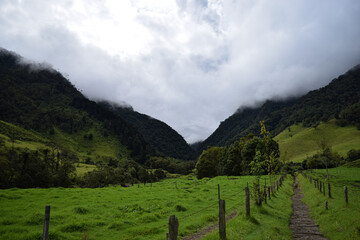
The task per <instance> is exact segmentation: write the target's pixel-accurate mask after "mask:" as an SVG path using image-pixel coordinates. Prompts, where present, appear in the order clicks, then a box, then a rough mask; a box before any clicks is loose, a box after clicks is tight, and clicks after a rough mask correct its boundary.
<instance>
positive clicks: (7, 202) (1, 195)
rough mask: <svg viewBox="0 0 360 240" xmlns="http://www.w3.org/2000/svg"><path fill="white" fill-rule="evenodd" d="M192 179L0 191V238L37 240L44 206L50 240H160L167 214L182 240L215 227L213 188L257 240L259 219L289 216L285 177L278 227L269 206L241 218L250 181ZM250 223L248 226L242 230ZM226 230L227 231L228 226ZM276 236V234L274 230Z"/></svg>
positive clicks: (215, 208)
mask: <svg viewBox="0 0 360 240" xmlns="http://www.w3.org/2000/svg"><path fill="white" fill-rule="evenodd" d="M265 178H268V177H265V176H263V177H262V178H261V184H262V185H263V184H264V181H265ZM195 180H196V179H195V178H193V177H188V176H185V177H181V178H175V179H167V180H164V181H161V182H157V183H153V184H152V186H151V184H146V186H144V185H143V184H140V185H134V186H132V187H127V188H126V187H120V186H115V187H114V186H111V187H106V188H97V189H86V188H50V189H18V188H13V189H7V190H0V239H4V240H5V239H40V238H41V236H42V228H43V219H44V208H45V205H50V206H51V213H50V235H49V238H50V239H164V238H165V235H166V232H167V231H168V225H167V224H168V219H169V216H170V215H176V217H177V218H178V219H179V223H180V227H179V236H180V237H183V236H186V235H189V234H191V233H192V232H194V231H196V230H197V229H198V228H200V227H205V226H207V225H211V224H213V223H216V221H217V218H218V184H220V187H221V198H222V199H224V200H225V201H226V212H227V214H229V213H231V212H234V211H237V212H238V216H237V217H236V218H235V219H234V220H232V221H237V222H243V221H245V222H244V225H243V226H244V228H243V230H244V232H243V233H244V234H250V233H252V232H253V234H255V235H256V234H258V235H259V236H260V235H261V234H262V233H263V232H264V229H266V228H264V229H263V230H262V231H260V232H258V233H256V231H255V230H256V229H257V227H258V226H259V224H261V221H262V219H263V217H261V216H265V217H267V218H269V219H270V218H272V219H270V220H271V221H272V222H274V225H276V224H277V225H281V224H283V222H284V219H288V217H290V215H289V214H290V213H291V204H290V203H289V199H290V198H289V195H290V194H291V186H290V185H291V179H290V177H288V178H287V180H286V181H285V182H286V184H284V186H285V187H283V188H284V189H286V191H285V190H284V191H282V190H279V191H278V192H277V193H275V195H274V198H273V199H272V200H271V201H274V202H275V201H278V199H283V198H285V197H286V198H287V199H288V200H287V202H286V204H285V205H282V204H279V205H277V208H278V210H276V211H283V210H284V208H286V211H285V212H284V214H283V215H284V216H283V217H281V218H282V220H281V221H282V222H281V224H280V222H276V221H278V219H279V218H280V217H279V216H276V215H273V214H275V213H276V214H278V213H279V212H274V210H273V209H274V208H275V209H276V207H275V205H274V206H272V205H271V204H274V202H273V203H271V204H269V206H268V207H267V208H264V209H263V210H261V208H255V207H254V208H253V206H254V204H252V208H253V210H252V213H253V214H252V217H251V218H250V219H248V220H246V219H245V218H244V203H245V193H244V188H245V186H246V185H247V182H249V186H251V183H252V180H253V177H252V176H245V177H229V178H228V177H216V178H213V179H207V178H205V179H202V180H196V186H195ZM267 183H269V180H268V179H267ZM284 193H286V194H284ZM281 201H283V200H281ZM281 201H280V202H281ZM290 202H291V200H290ZM236 219H238V220H236ZM268 221H269V220H268ZM286 221H287V220H285V222H286ZM249 224H250V225H251V226H252V227H251V228H249V229H247V228H246V226H247V225H249ZM285 227H286V226H285ZM229 231H230V232H231V231H232V230H231V227H229ZM234 231H236V230H235V228H234ZM254 231H255V232H254ZM275 231H278V230H276V228H275ZM281 232H283V230H281ZM285 232H286V231H285ZM287 234H288V233H287ZM256 236H257V235H256Z"/></svg>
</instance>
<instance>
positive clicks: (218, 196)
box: [218, 184, 220, 200]
mask: <svg viewBox="0 0 360 240" xmlns="http://www.w3.org/2000/svg"><path fill="white" fill-rule="evenodd" d="M218 200H220V184H218Z"/></svg>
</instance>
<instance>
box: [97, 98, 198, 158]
mask: <svg viewBox="0 0 360 240" xmlns="http://www.w3.org/2000/svg"><path fill="white" fill-rule="evenodd" d="M98 104H100V105H101V106H104V107H105V108H107V109H110V110H112V111H113V112H114V113H116V114H117V115H119V116H120V117H121V118H123V119H124V120H126V121H128V122H129V123H131V124H132V125H133V126H134V127H136V129H137V130H138V131H139V132H140V133H141V135H142V136H143V137H144V139H145V141H146V142H148V143H149V144H150V145H151V146H152V147H153V148H154V149H156V150H157V151H158V152H160V153H162V154H164V155H166V156H169V157H173V158H176V159H182V160H191V159H195V152H194V150H193V149H192V148H191V147H190V146H189V145H188V144H187V143H186V141H185V139H184V138H183V137H182V136H181V135H180V134H179V133H177V132H176V131H175V130H174V129H172V128H171V127H170V126H169V125H167V124H166V123H164V122H162V121H160V120H157V119H154V118H152V117H150V116H148V115H145V114H142V113H139V112H136V111H134V110H133V109H132V108H131V107H128V106H127V107H124V106H120V105H118V104H116V103H110V102H106V101H100V102H98Z"/></svg>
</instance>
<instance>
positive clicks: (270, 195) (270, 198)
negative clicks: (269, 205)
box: [268, 186, 271, 200]
mask: <svg viewBox="0 0 360 240" xmlns="http://www.w3.org/2000/svg"><path fill="white" fill-rule="evenodd" d="M270 193H271V192H270V186H269V187H268V196H269V200H270V199H271V194H270Z"/></svg>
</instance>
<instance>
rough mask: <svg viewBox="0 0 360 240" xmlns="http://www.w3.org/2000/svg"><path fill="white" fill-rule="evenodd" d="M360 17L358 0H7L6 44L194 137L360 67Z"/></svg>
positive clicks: (2, 4) (87, 89)
mask: <svg viewBox="0 0 360 240" xmlns="http://www.w3.org/2000/svg"><path fill="white" fill-rule="evenodd" d="M359 12H360V2H359V1H357V0H344V1H336V0H332V1H328V0H327V1H325V0H320V1H316V2H314V1H310V0H305V1H304V0H295V1H286V0H279V1H265V0H257V1H245V0H239V1H232V0H223V1H222V0H201V1H199V0H174V1H170V0H157V1H151V2H150V1H146V0H124V1H116V0H103V1H100V0H99V1H85V0H83V1H80V0H78V1H70V0H62V1H55V2H53V1H46V0H42V1H39V0H27V1H20V0H18V1H15V0H3V1H0V46H1V47H4V48H7V49H9V50H13V51H16V52H18V53H19V54H21V55H23V56H25V57H27V58H29V59H33V60H35V61H39V62H44V61H46V62H48V63H50V64H51V65H52V66H54V68H55V69H58V70H60V71H61V72H63V73H66V74H68V75H69V78H70V80H71V81H72V82H73V83H74V84H75V86H77V87H78V88H79V89H82V90H83V93H85V94H86V95H88V96H90V97H93V98H105V99H108V100H112V101H118V102H121V101H125V102H128V103H129V104H131V105H132V106H133V107H134V108H135V110H137V111H140V112H143V113H146V114H148V115H150V116H152V117H155V118H158V119H160V120H163V121H165V122H166V123H168V124H169V125H170V126H172V127H173V128H174V129H175V130H177V131H179V132H180V134H182V135H183V136H184V137H185V138H186V140H188V141H189V142H192V141H195V140H199V139H204V138H206V137H207V136H208V135H209V134H211V132H212V131H214V130H215V128H216V127H217V126H218V124H219V122H220V121H222V120H224V119H225V118H227V117H228V116H229V115H231V114H232V113H233V112H234V111H235V110H236V109H237V108H238V107H240V106H243V105H247V104H253V103H254V102H258V101H262V100H264V99H267V98H270V97H274V96H281V97H286V96H292V95H298V94H302V93H305V92H306V91H308V90H310V89H314V88H318V87H320V86H323V85H325V84H326V83H327V82H329V81H330V80H331V79H332V78H333V77H336V76H337V75H338V74H341V73H343V72H344V71H346V70H347V69H348V68H350V67H352V66H353V65H355V64H358V63H359V62H360V44H359V42H360V41H359V40H360V28H358V27H357V25H358V23H359V22H360V16H359V14H358V13H359Z"/></svg>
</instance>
